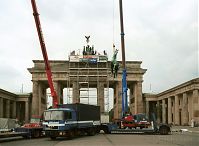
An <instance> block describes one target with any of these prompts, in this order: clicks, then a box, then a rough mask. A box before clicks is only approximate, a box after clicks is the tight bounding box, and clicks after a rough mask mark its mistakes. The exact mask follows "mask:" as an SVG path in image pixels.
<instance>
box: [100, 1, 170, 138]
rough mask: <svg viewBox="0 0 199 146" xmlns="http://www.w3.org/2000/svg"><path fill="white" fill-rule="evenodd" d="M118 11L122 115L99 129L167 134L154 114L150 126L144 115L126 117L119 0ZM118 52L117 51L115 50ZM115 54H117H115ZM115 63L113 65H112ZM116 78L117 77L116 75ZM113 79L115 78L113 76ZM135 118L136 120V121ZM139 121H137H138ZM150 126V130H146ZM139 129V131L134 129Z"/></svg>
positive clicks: (121, 12) (120, 2) (123, 46)
mask: <svg viewBox="0 0 199 146" xmlns="http://www.w3.org/2000/svg"><path fill="white" fill-rule="evenodd" d="M119 9H120V28H121V50H122V66H123V71H122V115H121V118H120V119H117V121H114V122H113V123H106V124H102V125H101V129H102V130H104V131H105V133H109V134H110V133H159V134H164V135H166V134H168V133H169V132H170V131H171V129H170V126H169V125H167V124H159V125H158V124H157V122H156V118H155V114H152V117H153V119H152V121H151V122H152V124H150V123H149V121H148V120H147V117H146V116H145V115H144V114H135V115H126V113H128V100H127V81H126V76H127V72H126V64H125V63H126V62H125V43H124V25H123V7H122V0H119ZM116 51H118V50H116ZM115 54H117V52H116V53H115ZM114 63H115V65H114ZM116 63H117V62H116V61H113V65H112V66H116V65H117V64H116ZM114 72H117V71H114ZM116 76H117V75H116ZM114 77H115V76H114ZM136 118H137V119H136ZM138 119H139V120H138ZM150 125H152V126H151V128H148V127H149V126H150ZM136 127H140V129H136ZM126 128H130V129H126ZM134 128H135V129H134Z"/></svg>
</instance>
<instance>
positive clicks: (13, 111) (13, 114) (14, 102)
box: [12, 101, 17, 119]
mask: <svg viewBox="0 0 199 146" xmlns="http://www.w3.org/2000/svg"><path fill="white" fill-rule="evenodd" d="M16 113H17V111H16V101H13V104H12V118H13V119H16Z"/></svg>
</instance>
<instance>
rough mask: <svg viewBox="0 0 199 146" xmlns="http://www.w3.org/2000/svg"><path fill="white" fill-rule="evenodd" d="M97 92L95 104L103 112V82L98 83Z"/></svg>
mask: <svg viewBox="0 0 199 146" xmlns="http://www.w3.org/2000/svg"><path fill="white" fill-rule="evenodd" d="M97 94H98V95H97V105H99V106H100V111H101V112H104V83H102V82H99V83H98V87H97Z"/></svg>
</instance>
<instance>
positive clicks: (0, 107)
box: [0, 97, 3, 118]
mask: <svg viewBox="0 0 199 146" xmlns="http://www.w3.org/2000/svg"><path fill="white" fill-rule="evenodd" d="M0 118H3V98H2V97H0Z"/></svg>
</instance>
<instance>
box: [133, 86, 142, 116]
mask: <svg viewBox="0 0 199 146" xmlns="http://www.w3.org/2000/svg"><path fill="white" fill-rule="evenodd" d="M134 92H135V94H134V95H135V113H143V112H144V106H143V99H142V82H137V83H136V84H135V88H134Z"/></svg>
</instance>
